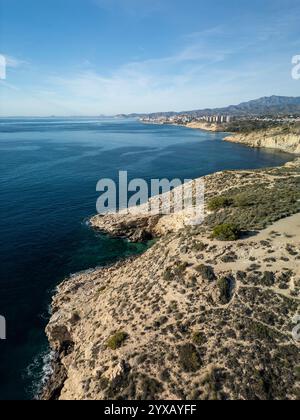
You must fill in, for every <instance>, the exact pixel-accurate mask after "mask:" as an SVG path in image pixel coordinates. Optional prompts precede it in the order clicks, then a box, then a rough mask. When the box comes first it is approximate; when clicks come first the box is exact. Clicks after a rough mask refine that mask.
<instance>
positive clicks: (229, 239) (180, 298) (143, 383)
mask: <svg viewBox="0 0 300 420" xmlns="http://www.w3.org/2000/svg"><path fill="white" fill-rule="evenodd" d="M204 181H205V186H206V206H205V221H204V223H203V224H202V225H200V226H198V227H191V226H187V225H186V223H185V221H186V218H185V217H183V216H184V215H182V214H173V215H172V214H171V215H167V216H161V215H158V216H157V217H154V218H150V217H145V216H142V215H140V214H139V213H138V212H137V214H136V215H135V216H134V215H132V216H131V217H129V218H128V216H127V215H122V214H119V215H118V214H113V215H106V216H100V215H99V216H95V217H94V218H92V219H91V225H92V226H93V228H96V229H98V230H100V231H102V232H106V233H108V234H109V235H115V236H123V237H127V238H129V240H133V241H138V240H143V239H144V238H145V237H147V238H149V237H153V238H156V241H155V243H154V245H152V247H151V248H150V249H149V250H148V251H147V252H145V253H144V254H143V255H141V256H138V257H134V258H130V259H127V260H125V261H120V262H119V263H117V264H115V265H113V266H110V267H104V268H96V269H93V270H90V271H88V272H83V273H78V274H76V275H73V276H72V277H71V278H69V279H66V281H65V282H64V283H62V284H61V285H60V286H59V287H58V291H57V293H56V295H55V296H54V298H53V302H52V316H51V319H50V321H49V324H48V326H47V336H48V338H49V343H50V345H51V348H52V350H53V352H54V354H55V357H54V361H53V375H52V377H51V378H50V380H49V382H48V384H47V386H46V387H45V389H44V390H43V393H42V395H41V398H42V399H48V400H49V399H61V400H68V399H72V400H73V399H75V400H89V399H91V400H94V399H100V400H102V399H134V400H136V399H192V400H194V399H199V400H206V399H217V400H228V399H234V400H237V399H238V400H239V399H242V400H249V399H250V400H251V399H260V400H269V399H275V400H276V399H279V400H283V399H290V400H296V399H298V398H299V390H300V388H299V373H300V357H299V354H300V353H299V342H298V341H297V340H295V337H294V336H293V330H294V328H295V325H294V321H293V320H295V315H297V314H299V307H300V306H299V300H300V264H299V261H300V189H299V185H300V159H295V160H294V161H293V162H290V163H288V164H286V165H285V166H283V167H278V168H271V169H262V170H255V171H247V170H243V171H225V172H219V173H215V174H212V175H208V176H206V177H204Z"/></svg>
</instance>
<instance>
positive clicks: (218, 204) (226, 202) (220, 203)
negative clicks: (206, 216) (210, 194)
mask: <svg viewBox="0 0 300 420" xmlns="http://www.w3.org/2000/svg"><path fill="white" fill-rule="evenodd" d="M232 204H233V201H232V199H231V198H228V197H225V196H219V197H214V198H212V199H211V200H210V201H209V202H208V205H207V206H208V210H211V211H216V210H220V209H224V208H225V207H230V206H231V205H232Z"/></svg>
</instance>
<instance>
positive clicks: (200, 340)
mask: <svg viewBox="0 0 300 420" xmlns="http://www.w3.org/2000/svg"><path fill="white" fill-rule="evenodd" d="M192 339H193V343H194V344H196V346H203V344H205V343H206V342H207V339H206V336H205V334H204V333H202V332H201V331H196V332H194V334H193V337H192Z"/></svg>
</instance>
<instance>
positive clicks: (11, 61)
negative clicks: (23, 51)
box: [3, 54, 28, 69]
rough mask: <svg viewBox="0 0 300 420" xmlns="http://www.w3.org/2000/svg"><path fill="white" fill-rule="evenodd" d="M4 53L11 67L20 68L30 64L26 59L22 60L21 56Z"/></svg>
mask: <svg viewBox="0 0 300 420" xmlns="http://www.w3.org/2000/svg"><path fill="white" fill-rule="evenodd" d="M3 55H4V57H5V59H6V65H7V67H9V68H13V69H16V68H19V67H21V66H24V65H27V64H28V62H27V61H25V60H21V59H19V58H16V57H12V56H10V55H6V54H3Z"/></svg>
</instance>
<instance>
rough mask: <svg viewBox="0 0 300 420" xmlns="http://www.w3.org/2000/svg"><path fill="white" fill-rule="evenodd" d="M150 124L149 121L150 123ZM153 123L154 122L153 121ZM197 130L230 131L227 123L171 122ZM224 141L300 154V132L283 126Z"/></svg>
mask: <svg viewBox="0 0 300 420" xmlns="http://www.w3.org/2000/svg"><path fill="white" fill-rule="evenodd" d="M148 124H149V123H148ZM152 124H153V123H152ZM169 125H178V126H181V127H186V128H191V129H195V130H204V131H210V132H218V133H228V130H227V129H226V125H222V124H213V123H206V122H199V121H193V122H190V123H187V124H184V125H183V124H178V123H177V124H171V123H169ZM224 141H228V142H231V143H239V144H243V145H245V146H248V147H252V148H263V149H274V150H276V149H277V150H279V151H282V152H285V153H291V154H295V155H300V134H296V133H288V132H283V131H282V128H281V127H274V128H269V129H265V130H256V131H252V132H249V133H231V135H230V136H228V135H227V136H226V137H224Z"/></svg>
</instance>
